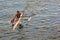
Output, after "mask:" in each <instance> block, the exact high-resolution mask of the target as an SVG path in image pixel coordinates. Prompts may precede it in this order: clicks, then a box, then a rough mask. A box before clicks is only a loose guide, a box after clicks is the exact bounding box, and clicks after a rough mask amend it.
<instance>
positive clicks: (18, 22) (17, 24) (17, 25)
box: [13, 14, 23, 31]
mask: <svg viewBox="0 0 60 40" xmlns="http://www.w3.org/2000/svg"><path fill="white" fill-rule="evenodd" d="M22 16H23V14H21V16H20V18H19V20H18V21H17V22H16V24H15V25H14V26H13V31H14V30H15V29H16V28H17V27H19V25H20V24H21V20H22Z"/></svg>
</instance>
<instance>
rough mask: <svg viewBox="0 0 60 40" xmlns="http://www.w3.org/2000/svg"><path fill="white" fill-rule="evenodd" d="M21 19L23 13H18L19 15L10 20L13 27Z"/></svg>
mask: <svg viewBox="0 0 60 40" xmlns="http://www.w3.org/2000/svg"><path fill="white" fill-rule="evenodd" d="M20 17H21V13H20V12H19V11H17V14H16V15H15V16H14V17H13V18H12V19H11V20H10V21H11V23H12V26H14V24H15V23H16V22H17V21H18V19H19V18H20ZM19 28H20V29H21V28H22V24H20V27H19Z"/></svg>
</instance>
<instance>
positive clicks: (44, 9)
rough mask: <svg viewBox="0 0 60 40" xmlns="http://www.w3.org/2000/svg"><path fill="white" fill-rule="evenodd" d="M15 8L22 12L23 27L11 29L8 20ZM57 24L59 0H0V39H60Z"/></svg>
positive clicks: (59, 22) (59, 29)
mask: <svg viewBox="0 0 60 40" xmlns="http://www.w3.org/2000/svg"><path fill="white" fill-rule="evenodd" d="M17 10H19V11H22V13H24V18H23V20H22V24H23V25H24V27H23V28H22V29H20V30H19V31H18V30H17V29H16V30H15V31H12V28H11V27H10V24H9V22H8V21H9V20H10V19H11V18H12V17H13V16H14V15H15V14H16V11H17ZM30 16H32V19H31V21H30V22H28V24H27V25H25V22H27V19H28V18H29V17H30ZM59 25H60V0H0V40H60V27H59V28H57V27H58V26H59Z"/></svg>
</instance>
